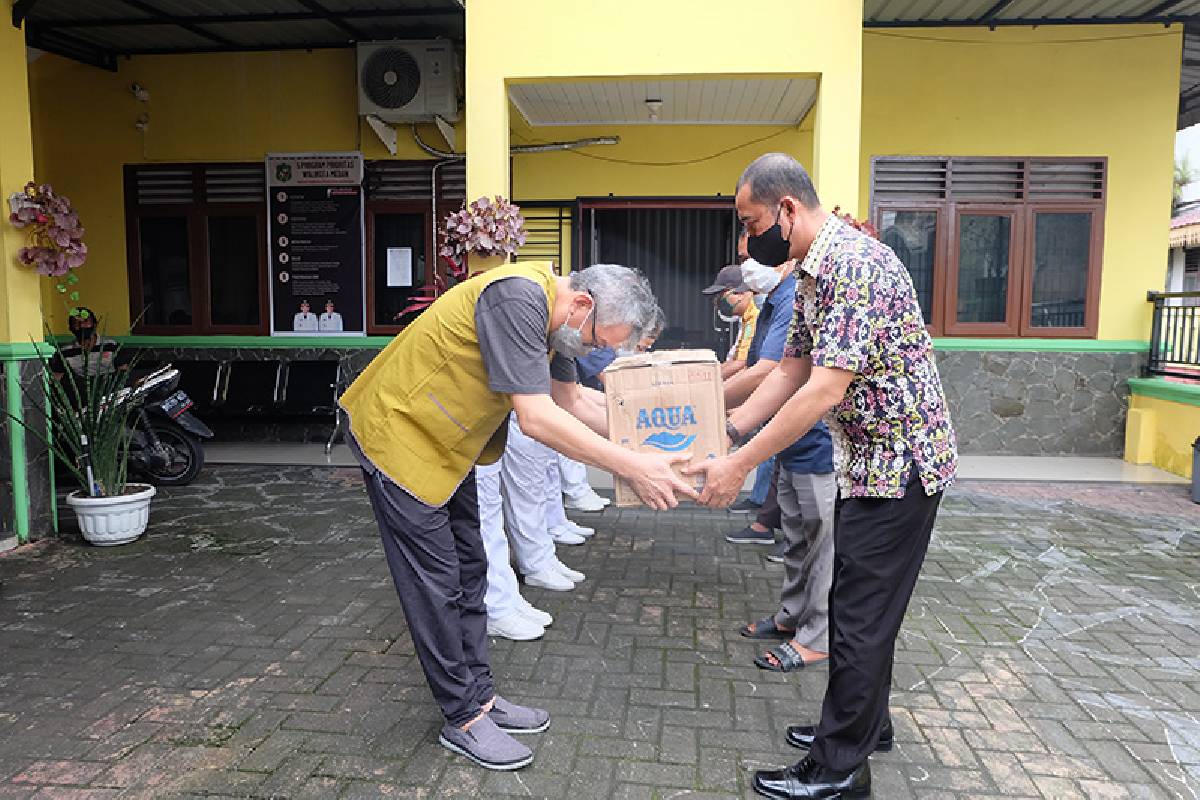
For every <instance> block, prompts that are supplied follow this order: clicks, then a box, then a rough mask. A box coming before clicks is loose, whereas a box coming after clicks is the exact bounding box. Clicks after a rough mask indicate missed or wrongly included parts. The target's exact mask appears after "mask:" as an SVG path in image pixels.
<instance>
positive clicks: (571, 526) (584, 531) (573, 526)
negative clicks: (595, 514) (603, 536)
mask: <svg viewBox="0 0 1200 800" xmlns="http://www.w3.org/2000/svg"><path fill="white" fill-rule="evenodd" d="M563 527H565V528H566V529H567V530H568V531H570V532H571V533H573V534H575V535H576V536H582V537H583V538H585V539H586V538H588V537H589V536H593V535H595V533H596V529H595V528H585V527H584V526H583V525H580V524H578V523H576V522H575V521H574V520H567V524H566V525H565V526H563Z"/></svg>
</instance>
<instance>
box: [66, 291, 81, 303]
mask: <svg viewBox="0 0 1200 800" xmlns="http://www.w3.org/2000/svg"><path fill="white" fill-rule="evenodd" d="M68 296H69V297H70V298H71V300H72V301H73V302H78V301H79V292H71V294H70V295H68Z"/></svg>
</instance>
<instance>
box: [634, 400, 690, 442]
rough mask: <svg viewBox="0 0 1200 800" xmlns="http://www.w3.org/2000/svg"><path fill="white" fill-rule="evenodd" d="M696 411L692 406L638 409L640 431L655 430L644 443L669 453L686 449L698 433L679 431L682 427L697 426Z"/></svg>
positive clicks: (638, 427)
mask: <svg viewBox="0 0 1200 800" xmlns="http://www.w3.org/2000/svg"><path fill="white" fill-rule="evenodd" d="M696 424H697V423H696V411H695V409H694V408H692V406H667V407H662V406H658V407H655V408H642V409H638V419H637V429H638V431H643V430H649V431H655V432H654V433H651V434H650V435H649V436H647V437H646V438H645V439H644V440H643V441H642V444H643V445H649V446H650V447H653V448H655V449H657V450H663V451H665V452H668V453H678V452H680V451H681V450H686V449H687V448H688V447H690V446H691V444H692V442H694V441H696V434H694V433H693V434H687V433H677V432H676V431H679V430H680V429H681V428H685V427H688V426H695V425H696Z"/></svg>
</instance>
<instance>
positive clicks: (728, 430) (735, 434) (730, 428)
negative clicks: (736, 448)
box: [725, 419, 742, 445]
mask: <svg viewBox="0 0 1200 800" xmlns="http://www.w3.org/2000/svg"><path fill="white" fill-rule="evenodd" d="M725 435H726V436H728V437H729V441H731V442H733V443H734V445H740V444H741V443H742V434H741V432H740V431H738V429H737V428H736V427H735V426H734V424H733V423H732V422H731V421H730V420H728V419H727V420H725Z"/></svg>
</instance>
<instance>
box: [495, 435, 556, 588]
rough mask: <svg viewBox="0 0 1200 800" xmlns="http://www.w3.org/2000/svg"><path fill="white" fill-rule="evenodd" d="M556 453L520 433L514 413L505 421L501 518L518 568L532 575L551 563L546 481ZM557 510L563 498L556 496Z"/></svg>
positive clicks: (551, 541)
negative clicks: (557, 498)
mask: <svg viewBox="0 0 1200 800" xmlns="http://www.w3.org/2000/svg"><path fill="white" fill-rule="evenodd" d="M556 455H557V454H556V453H555V452H554V451H553V450H551V449H550V448H549V447H546V445H544V444H542V443H541V442H538V441H536V440H534V439H531V438H530V437H528V436H526V435H525V434H523V433H521V427H520V426H519V425H518V424H517V416H516V414H512V415H510V416H509V418H508V444H507V446H506V447H505V448H504V456H503V457H502V458H501V459H500V479H501V482H502V484H503V488H504V492H503V497H504V519H505V522H506V530H507V531H508V540H509V543H510V544H511V545H512V549H513V555H514V556H516V559H517V569H519V570H521V574H523V575H531V574H533V573H535V572H541V571H542V570H544V569H548V568H549V566H550V563H551V562H552V561H553V560H554V540H553V539H551V538H550V534H549V532H548V530H549V529H548V527H547V524H546V494H547V491H546V489H547V487H546V480H547V477H548V476H549V469H548V467H549V466H556V465H555V461H556ZM558 505H559V509H560V511H561V508H562V496H561V495H559V503H558Z"/></svg>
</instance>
